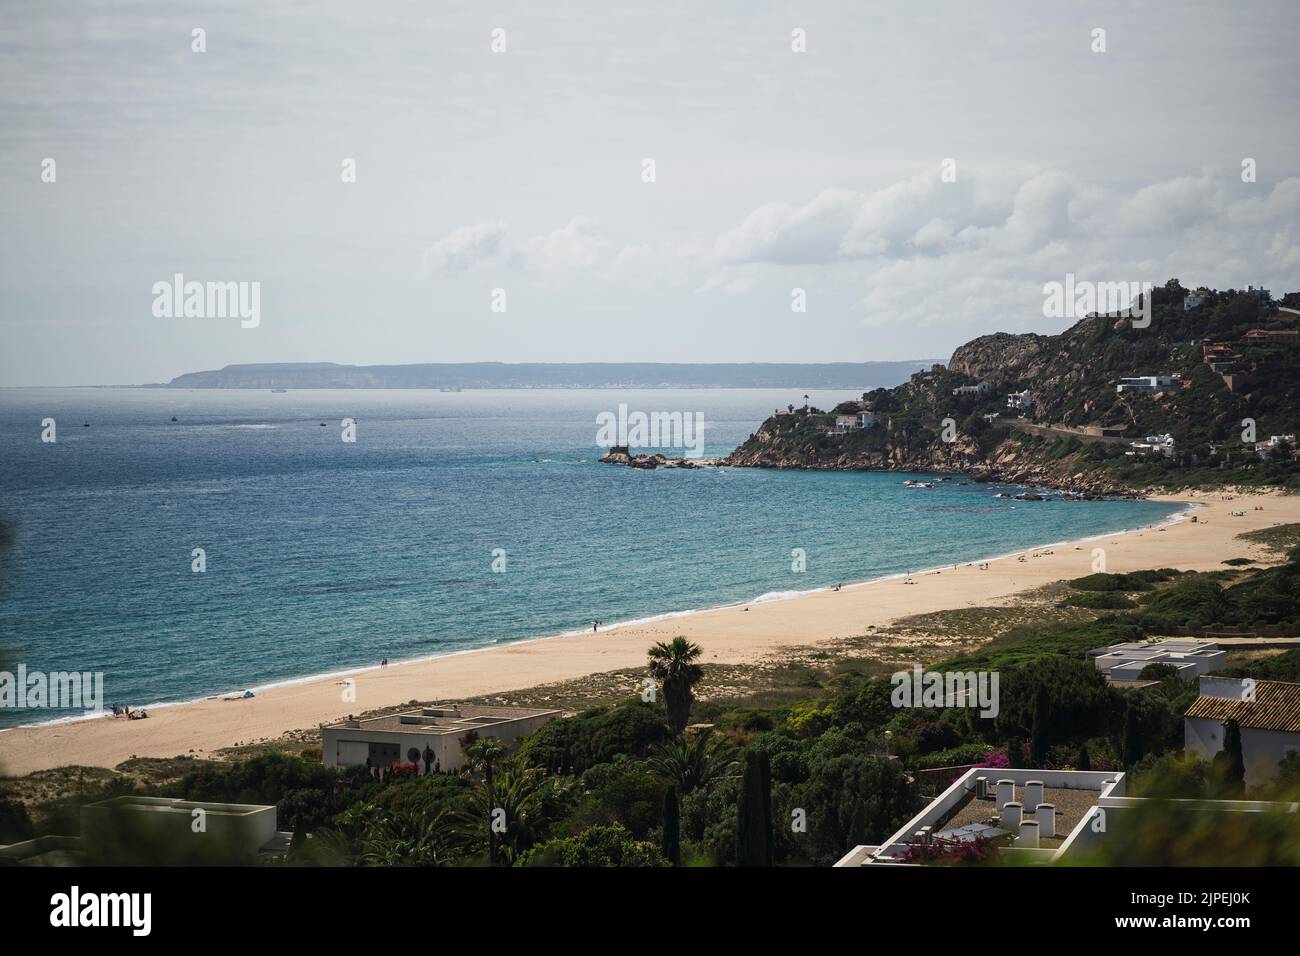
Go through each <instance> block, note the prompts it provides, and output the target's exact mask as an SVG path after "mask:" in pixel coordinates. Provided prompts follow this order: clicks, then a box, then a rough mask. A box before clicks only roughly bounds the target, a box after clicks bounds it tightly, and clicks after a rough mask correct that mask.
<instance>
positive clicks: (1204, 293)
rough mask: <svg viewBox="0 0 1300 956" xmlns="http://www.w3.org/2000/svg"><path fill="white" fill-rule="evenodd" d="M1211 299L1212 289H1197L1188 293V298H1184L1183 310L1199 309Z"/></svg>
mask: <svg viewBox="0 0 1300 956" xmlns="http://www.w3.org/2000/svg"><path fill="white" fill-rule="evenodd" d="M1209 300H1210V290H1209V289H1206V288H1205V287H1201V288H1199V289H1197V290H1196V291H1195V292H1189V293H1187V298H1185V299H1183V311H1184V312H1190V311H1192V309H1199V308H1200V307H1201V306H1203V305H1205V303H1206V302H1208V301H1209Z"/></svg>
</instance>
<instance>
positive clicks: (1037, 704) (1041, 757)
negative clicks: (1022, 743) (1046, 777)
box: [1029, 684, 1050, 767]
mask: <svg viewBox="0 0 1300 956" xmlns="http://www.w3.org/2000/svg"><path fill="white" fill-rule="evenodd" d="M1048 727H1049V720H1048V716H1047V687H1046V686H1045V685H1043V684H1039V685H1038V690H1037V692H1036V693H1035V694H1034V726H1033V735H1032V737H1031V738H1030V742H1029V762H1030V763H1032V764H1033V765H1034V766H1035V767H1044V766H1046V765H1047V748H1048V741H1049V739H1050V738H1049V734H1050V731H1049V730H1048Z"/></svg>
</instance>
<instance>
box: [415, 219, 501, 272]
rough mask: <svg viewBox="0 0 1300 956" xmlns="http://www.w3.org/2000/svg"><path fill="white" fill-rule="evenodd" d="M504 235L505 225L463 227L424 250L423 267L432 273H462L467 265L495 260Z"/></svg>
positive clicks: (485, 224) (481, 224)
mask: <svg viewBox="0 0 1300 956" xmlns="http://www.w3.org/2000/svg"><path fill="white" fill-rule="evenodd" d="M505 235H506V227H505V223H501V222H480V223H478V224H477V225H474V226H462V227H461V228H460V229H456V230H454V231H453V232H452V233H450V234H449V235H447V236H444V237H443V238H441V239H439V240H438V241H437V242H435V243H434V244H433V245H432V246H430V247H429V248H428V249H426V250H425V251H424V268H425V269H426V270H427V271H432V272H464V271H465V270H466V269H468V268H469V267H470V266H472V265H474V264H475V263H477V262H481V261H484V260H486V259H491V258H494V257H495V256H496V255H497V254H498V253H499V252H500V251H501V245H502V242H503V240H504V239H505Z"/></svg>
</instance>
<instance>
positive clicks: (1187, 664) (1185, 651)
mask: <svg viewBox="0 0 1300 956" xmlns="http://www.w3.org/2000/svg"><path fill="white" fill-rule="evenodd" d="M1089 654H1091V655H1092V661H1093V663H1094V664H1095V665H1096V666H1097V670H1099V671H1101V672H1102V673H1103V674H1105V675H1106V676H1107V677H1108V678H1110V679H1111V680H1137V679H1138V675H1139V674H1141V673H1142V669H1143V668H1144V667H1146V666H1147V665H1148V664H1168V665H1170V666H1171V667H1173V668H1174V669H1175V670H1177V671H1178V679H1179V680H1182V681H1185V682H1187V683H1191V682H1192V681H1194V680H1196V678H1198V677H1200V676H1201V675H1202V674H1208V673H1210V672H1211V671H1216V670H1219V669H1220V668H1221V667H1223V665H1224V662H1225V661H1226V660H1227V657H1228V654H1227V652H1226V651H1223V650H1220V649H1219V645H1218V644H1216V643H1215V642H1214V641H1202V640H1196V639H1194V638H1177V637H1168V638H1164V639H1163V640H1159V641H1126V642H1123V643H1120V644H1112V645H1110V646H1109V647H1100V648H1097V649H1095V650H1093V651H1089Z"/></svg>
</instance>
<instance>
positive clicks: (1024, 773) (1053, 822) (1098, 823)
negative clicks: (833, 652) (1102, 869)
mask: <svg viewBox="0 0 1300 956" xmlns="http://www.w3.org/2000/svg"><path fill="white" fill-rule="evenodd" d="M1125 786H1126V784H1125V775H1124V774H1123V773H1121V772H1119V771H1113V770H1012V769H1009V768H1004V767H975V768H973V769H971V770H968V771H966V773H964V774H962V775H961V776H960V777H959V778H957V780H956V781H954V782H953V784H952V785H951V786H950V787H948V789H947V790H945V791H944V792H943V793H941V794H939V796H937V797H936V798H935V799H934V800H933V801H932V802H931V803H930V805H929V806H927V807H926V808H925V809H924V810H922V811H921V812H920V813H918V814H917V815H916V816H914V817H913V818H912V819H911V820H908V821H907V822H906V823H905V824H903V826H902V827H901V828H899V830H898V832H897V833H894V834H892V835H891V836H890V837H889V838H888V839H886V840H885V841H884V842H883V843H881V844H880V845H879V846H857V847H854V848H853V849H852V850H850V851H849V852H848V853H846V854H845V855H844V856H843V857H841V858H840V860H839V862H837V863H836V864H835V866H837V867H850V866H906V865H908V864H909V863H911V860H910V859H909V857H910V855H911V853H912V851H913V849H914V848H918V847H933V846H934V845H936V844H938V845H940V846H946V847H955V846H958V845H960V844H961V843H966V842H971V841H974V840H977V839H986V840H992V841H993V842H994V844H995V845H996V846H997V847H998V851H997V852H998V853H999V855H1000V856H1002V857H1004V858H1005V861H1006V862H1007V863H1027V864H1050V863H1060V862H1064V863H1070V862H1075V861H1079V860H1084V861H1085V862H1086V854H1087V851H1088V850H1090V849H1093V848H1095V847H1096V846H1098V845H1099V844H1100V843H1102V842H1104V841H1106V840H1109V839H1124V838H1125V836H1124V835H1125V834H1126V833H1128V832H1131V828H1129V827H1125V826H1123V825H1122V824H1123V819H1122V818H1123V817H1124V816H1125V815H1126V814H1129V813H1132V812H1133V811H1140V810H1142V809H1144V808H1145V806H1144V805H1146V806H1149V805H1151V804H1154V805H1156V806H1160V805H1162V804H1167V802H1166V801H1147V800H1145V799H1144V798H1141V797H1130V796H1126V795H1125ZM1173 802H1174V803H1177V804H1179V805H1181V806H1182V807H1184V808H1186V809H1191V810H1196V811H1200V812H1206V813H1259V812H1263V811H1274V812H1283V813H1295V812H1297V810H1300V804H1295V803H1285V804H1283V803H1267V802H1264V801H1259V800H1178V801H1173Z"/></svg>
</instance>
